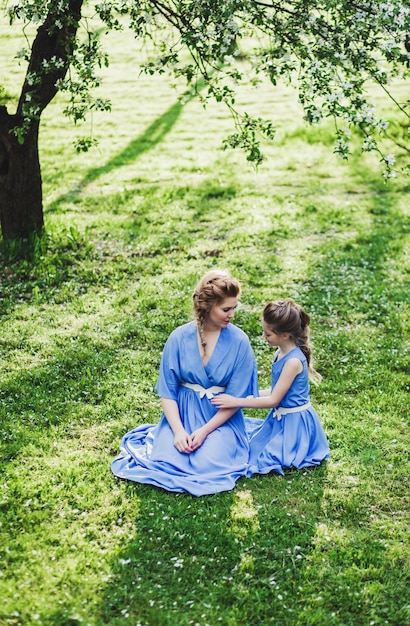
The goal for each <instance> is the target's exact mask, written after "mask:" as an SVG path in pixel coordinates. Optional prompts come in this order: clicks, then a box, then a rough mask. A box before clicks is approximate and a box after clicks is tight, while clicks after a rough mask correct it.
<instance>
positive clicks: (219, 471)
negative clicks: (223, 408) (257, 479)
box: [111, 321, 258, 496]
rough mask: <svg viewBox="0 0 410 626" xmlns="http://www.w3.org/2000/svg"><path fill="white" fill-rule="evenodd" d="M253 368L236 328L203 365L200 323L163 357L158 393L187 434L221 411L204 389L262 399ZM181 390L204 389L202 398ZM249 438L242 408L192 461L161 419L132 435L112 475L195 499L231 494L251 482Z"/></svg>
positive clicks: (170, 343)
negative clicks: (175, 410)
mask: <svg viewBox="0 0 410 626" xmlns="http://www.w3.org/2000/svg"><path fill="white" fill-rule="evenodd" d="M257 380H258V376H257V368H256V361H255V356H254V353H253V350H252V348H251V346H250V343H249V339H248V337H247V335H246V334H245V333H244V332H243V331H242V330H241V329H239V328H238V327H237V326H234V325H232V324H229V326H227V327H226V328H222V329H221V332H220V335H219V338H218V342H217V344H216V346H215V348H214V351H213V353H212V355H211V358H210V359H209V361H208V363H207V365H206V366H204V365H203V363H202V360H201V356H200V352H199V347H198V340H197V326H196V323H195V322H194V321H193V322H189V323H188V324H184V325H183V326H180V327H179V328H176V329H175V330H174V331H173V332H172V333H171V335H170V336H169V338H168V340H167V342H166V344H165V346H164V351H163V354H162V359H161V365H160V372H159V377H158V381H157V384H156V390H157V392H158V394H159V396H160V397H162V398H170V399H172V400H175V401H176V402H177V403H178V407H179V413H180V417H181V421H182V424H183V426H184V428H185V430H186V431H187V432H188V433H192V432H193V431H194V430H196V429H197V428H200V427H201V426H203V425H204V424H205V423H206V422H208V421H209V420H210V419H211V418H212V417H213V416H214V415H215V414H216V413H217V411H218V409H217V408H216V407H214V406H213V405H212V404H211V401H210V398H209V397H207V395H206V393H204V390H205V389H209V388H210V387H213V386H218V387H225V388H226V389H225V391H226V393H230V394H232V395H234V396H240V397H245V396H248V395H255V396H257V395H258V382H257ZM182 383H189V384H191V385H192V384H193V385H199V386H200V388H201V391H200V392H199V391H195V390H193V389H192V388H189V387H185V386H184V385H183V384H182ZM248 459H249V439H248V436H247V433H246V430H245V421H244V417H243V413H242V409H239V410H237V411H236V412H235V413H234V414H233V415H232V417H231V418H230V419H229V420H228V421H227V422H225V424H223V425H222V426H220V427H219V428H217V429H215V430H214V431H213V432H212V433H210V435H208V437H207V438H206V439H205V441H204V443H203V444H202V446H200V447H199V448H198V449H197V450H195V451H194V452H191V453H190V454H183V453H181V452H178V450H177V449H176V448H175V446H174V434H173V432H172V430H171V428H170V426H169V424H168V421H167V419H166V417H165V415H164V413H162V415H161V419H160V421H159V423H158V424H146V425H143V426H139V427H138V428H135V429H134V430H132V431H131V432H129V433H127V434H126V435H125V436H124V437H123V439H122V442H121V451H120V455H119V456H118V457H117V458H116V459H115V460H114V461H113V463H112V466H111V469H112V472H113V473H114V474H115V476H118V477H119V478H126V479H128V480H133V481H135V482H139V483H147V484H150V485H156V486H157V487H162V488H164V489H167V490H168V491H179V492H181V491H188V492H189V493H191V494H193V495H195V496H202V495H205V494H213V493H217V492H219V491H229V490H230V489H233V487H234V486H235V482H236V481H237V480H238V478H239V477H241V476H246V473H247V469H248Z"/></svg>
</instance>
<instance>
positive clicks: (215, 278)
mask: <svg viewBox="0 0 410 626" xmlns="http://www.w3.org/2000/svg"><path fill="white" fill-rule="evenodd" d="M240 293H241V285H240V283H239V281H238V280H236V278H232V276H231V275H230V273H229V272H227V271H224V270H216V269H215V270H210V271H209V272H207V273H206V274H205V275H204V276H202V278H201V279H200V281H199V282H198V284H197V286H196V287H195V290H194V293H193V296H192V299H193V314H194V316H195V318H196V322H197V326H198V332H199V337H200V340H201V345H202V348H203V350H204V352H205V351H206V341H205V339H204V327H205V323H206V320H207V318H208V316H209V314H210V312H211V310H212V308H213V307H214V306H216V305H218V304H220V303H221V302H223V301H224V300H226V299H227V298H238V297H239V296H240Z"/></svg>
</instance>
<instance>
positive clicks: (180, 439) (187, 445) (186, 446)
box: [174, 429, 194, 454]
mask: <svg viewBox="0 0 410 626" xmlns="http://www.w3.org/2000/svg"><path fill="white" fill-rule="evenodd" d="M174 446H175V447H176V449H177V450H178V452H181V453H182V454H190V453H191V452H192V451H193V449H194V448H193V447H192V436H191V435H189V434H188V433H187V431H186V430H184V429H182V430H178V431H177V432H176V433H174Z"/></svg>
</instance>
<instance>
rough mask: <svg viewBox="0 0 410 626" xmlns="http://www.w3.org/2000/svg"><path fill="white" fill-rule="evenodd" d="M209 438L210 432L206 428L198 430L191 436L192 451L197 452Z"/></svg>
mask: <svg viewBox="0 0 410 626" xmlns="http://www.w3.org/2000/svg"><path fill="white" fill-rule="evenodd" d="M207 436H208V430H207V428H206V427H205V426H201V428H197V429H196V430H194V432H193V433H192V435H191V441H192V450H197V449H198V448H200V447H201V446H202V444H203V443H204V441H205V439H206V438H207Z"/></svg>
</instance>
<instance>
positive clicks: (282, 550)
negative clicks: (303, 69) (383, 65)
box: [0, 21, 410, 626]
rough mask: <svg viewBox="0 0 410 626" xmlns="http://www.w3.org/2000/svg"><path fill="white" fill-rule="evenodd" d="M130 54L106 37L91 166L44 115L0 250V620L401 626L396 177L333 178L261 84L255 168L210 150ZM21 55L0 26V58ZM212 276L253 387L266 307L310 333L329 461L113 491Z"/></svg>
mask: <svg viewBox="0 0 410 626" xmlns="http://www.w3.org/2000/svg"><path fill="white" fill-rule="evenodd" d="M127 44H128V45H127V46H125V45H124V35H121V34H117V35H115V36H112V37H111V39H110V44H109V45H110V49H111V50H112V55H113V57H112V64H111V66H110V68H109V69H108V70H105V73H104V78H105V80H104V83H103V87H102V92H103V94H104V95H106V96H109V97H111V99H112V102H113V110H112V112H111V113H109V114H96V115H95V117H94V119H93V128H94V133H95V136H96V137H97V138H98V139H99V146H98V147H97V148H95V149H93V150H92V151H90V152H89V153H87V154H81V155H77V154H76V153H75V151H74V149H73V145H72V142H73V140H74V138H75V136H80V135H81V134H84V132H88V128H85V129H84V128H75V129H73V128H72V127H71V126H70V124H69V122H68V121H67V120H65V118H64V117H63V116H62V115H61V102H60V100H59V98H57V99H56V101H55V102H54V103H53V104H52V105H51V106H50V107H49V109H47V110H46V112H45V116H44V120H43V124H42V128H41V163H42V172H43V184H44V204H45V220H46V230H47V232H46V235H45V236H44V238H43V239H42V240H40V241H37V242H36V245H35V247H34V249H33V250H31V253H30V254H29V253H27V254H26V255H25V256H23V258H20V257H19V252H21V251H20V250H19V249H18V248H17V246H16V247H14V248H13V246H11V247H10V246H9V247H6V246H5V245H4V244H1V246H0V262H1V274H0V314H1V330H2V332H1V335H0V399H1V402H0V440H1V459H2V463H1V480H0V487H1V491H0V555H1V570H0V600H1V601H0V624H1V626H6V625H7V626H34V625H42V626H80V625H84V626H102V625H105V624H109V625H110V626H111V625H112V626H188V625H191V624H192V625H194V626H217V625H219V624H221V625H222V626H259V625H261V624H266V625H271V626H309V625H311V626H373V625H374V626H381V625H385V624H388V625H391V626H405V625H407V624H408V623H409V622H410V597H409V591H408V589H409V583H410V581H409V572H410V562H409V526H410V525H409V484H408V480H409V468H410V463H409V434H408V432H409V405H410V403H409V391H410V379H409V371H410V366H409V362H410V358H409V357H410V342H409V331H410V284H409V272H410V256H409V241H410V206H409V201H408V198H409V181H408V179H403V178H397V179H395V180H391V181H389V182H388V183H387V184H386V183H385V182H384V181H383V178H382V176H381V170H380V166H379V163H378V161H377V159H376V158H375V157H371V156H370V155H368V156H366V158H360V156H359V155H356V154H354V155H353V156H352V158H351V159H350V160H349V161H348V162H347V163H346V162H342V161H340V160H338V159H337V157H336V156H335V155H334V154H333V153H332V127H331V125H330V123H329V124H328V125H324V126H323V127H314V128H308V127H306V126H305V124H304V122H303V119H302V112H301V110H300V107H299V105H298V102H297V96H296V94H295V93H294V92H293V91H292V90H291V89H290V88H288V87H284V86H282V87H280V88H276V89H273V88H269V87H268V86H267V85H264V84H261V85H260V86H259V87H258V88H257V89H253V88H251V87H250V86H248V87H246V88H244V89H243V90H241V92H240V93H239V96H238V102H239V104H241V103H243V104H245V105H246V106H247V108H248V110H252V111H256V112H258V114H260V115H270V116H271V117H272V119H273V121H274V123H275V125H276V126H277V135H276V140H275V141H274V142H272V143H266V144H265V145H264V146H263V149H264V152H265V154H266V156H267V160H266V161H265V162H264V163H263V164H262V165H261V166H260V167H259V169H258V170H254V169H253V168H252V166H251V165H250V164H249V163H247V161H246V159H245V157H244V155H243V154H241V153H240V152H232V151H223V150H222V149H221V142H222V140H223V138H224V137H225V136H226V135H227V134H228V133H229V132H231V131H232V126H231V121H230V118H229V115H228V113H227V112H226V111H225V110H224V108H223V106H222V105H217V104H209V105H208V107H207V109H206V110H203V108H202V106H201V104H200V103H199V102H198V101H197V100H195V99H192V98H185V100H184V101H183V102H181V101H180V100H179V98H178V96H179V95H180V94H181V89H180V88H178V89H177V90H175V89H174V88H173V86H172V85H171V83H170V81H169V80H168V79H167V78H164V77H146V76H138V72H137V70H135V72H133V71H130V67H132V66H133V58H134V55H135V54H138V55H142V54H144V51H143V50H140V49H139V47H138V46H139V44H138V42H137V41H134V40H133V39H130V40H129V41H127ZM19 47H21V46H20V42H18V41H17V39H16V38H15V37H12V36H11V34H9V30H8V26H7V25H5V23H4V21H3V22H1V25H0V48H3V50H4V48H7V49H10V50H12V49H13V48H14V49H15V50H16V51H17V50H18V49H19ZM22 69H23V68H21V70H22ZM5 88H6V90H7V92H8V93H10V94H11V95H12V96H15V95H16V94H17V91H18V81H17V80H16V75H15V74H11V69H10V77H9V82H8V83H7V84H6V85H5ZM397 93H399V94H404V93H405V85H398V86H397ZM211 267H221V268H227V269H229V270H230V271H231V272H232V273H233V274H234V275H235V276H236V277H238V278H239V279H240V281H241V283H242V287H243V293H242V297H241V306H240V309H239V311H238V313H237V314H236V317H235V323H236V324H237V325H238V326H240V327H241V328H242V329H243V330H245V331H246V332H247V333H248V335H249V337H250V340H251V343H252V346H253V348H254V351H255V355H256V358H257V361H258V366H259V374H260V386H261V388H263V387H266V386H267V385H268V384H269V376H270V364H271V359H272V351H271V349H269V347H268V346H267V345H266V344H265V343H264V341H263V339H262V336H261V327H260V315H261V310H262V308H263V306H264V304H265V303H266V302H267V301H269V300H271V299H276V298H280V297H286V296H290V297H293V298H295V299H296V300H297V301H298V302H300V303H301V304H302V305H303V306H304V307H305V308H306V309H307V311H308V312H309V313H310V315H311V318H312V340H313V346H314V355H315V365H316V368H317V369H318V370H319V371H320V372H321V374H322V376H323V381H322V383H321V384H320V385H319V386H317V387H313V388H312V402H313V403H314V406H315V408H316V409H317V412H318V414H319V415H320V418H321V420H322V423H323V426H324V428H325V431H326V433H327V435H328V438H329V442H330V448H331V458H330V460H329V461H328V462H326V463H324V464H323V465H322V466H320V467H318V468H314V469H310V470H304V471H296V470H290V471H286V473H285V476H284V477H280V476H279V475H276V474H271V475H267V476H254V477H252V478H249V479H242V480H240V481H239V482H238V484H237V487H236V488H235V490H233V491H232V492H226V493H221V494H216V495H213V496H205V497H201V498H195V497H193V496H191V495H189V494H171V493H168V492H166V491H162V490H160V489H156V488H153V487H148V486H143V485H138V484H133V483H128V482H121V481H119V480H118V479H116V478H114V477H113V475H112V474H111V471H110V463H111V460H112V459H113V458H114V457H115V456H116V454H117V452H118V450H119V441H120V438H121V436H122V434H124V433H125V432H126V431H127V430H129V429H130V428H132V427H134V426H136V425H138V424H142V423H146V422H149V423H154V422H157V421H158V419H159V415H160V403H159V399H158V397H157V395H156V393H155V391H154V385H155V382H156V378H157V373H158V366H159V361H160V357H161V350H162V347H163V344H164V342H165V340H166V338H167V336H168V334H169V333H170V331H171V330H172V329H173V328H174V327H175V326H176V325H178V324H180V323H183V322H185V321H188V320H189V319H191V294H192V290H193V288H194V286H195V284H196V281H197V280H198V278H199V277H200V276H201V275H202V274H203V273H204V272H205V271H206V270H207V269H209V268H211ZM247 414H248V415H254V416H258V417H260V416H263V412H261V411H247Z"/></svg>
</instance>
